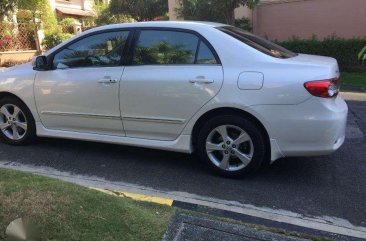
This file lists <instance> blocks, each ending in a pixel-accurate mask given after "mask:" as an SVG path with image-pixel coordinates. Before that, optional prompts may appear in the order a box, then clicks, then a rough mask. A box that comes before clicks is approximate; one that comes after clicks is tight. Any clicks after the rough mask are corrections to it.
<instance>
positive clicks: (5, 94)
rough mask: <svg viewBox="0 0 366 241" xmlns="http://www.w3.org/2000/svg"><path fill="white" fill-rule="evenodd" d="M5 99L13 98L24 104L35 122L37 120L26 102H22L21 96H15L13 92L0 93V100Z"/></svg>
mask: <svg viewBox="0 0 366 241" xmlns="http://www.w3.org/2000/svg"><path fill="white" fill-rule="evenodd" d="M5 97H13V98H15V99H17V100H19V101H20V102H22V103H23V104H24V105H25V106H26V107H27V108H28V110H29V113H31V115H32V118H33V120H35V118H34V114H33V113H32V111H31V109H30V108H29V106H28V105H27V104H26V102H25V101H23V100H22V98H20V97H19V96H17V95H15V94H13V93H11V92H8V91H0V100H1V99H3V98H5Z"/></svg>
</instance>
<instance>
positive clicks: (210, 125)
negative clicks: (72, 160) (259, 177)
mask: <svg viewBox="0 0 366 241" xmlns="http://www.w3.org/2000/svg"><path fill="white" fill-rule="evenodd" d="M223 125H229V126H235V127H239V128H240V129H242V130H244V131H245V132H246V133H247V134H248V135H249V137H250V138H251V141H252V147H254V150H253V153H252V158H251V161H250V162H249V163H248V164H247V165H246V166H245V167H244V168H242V169H240V170H230V171H229V170H224V169H221V168H220V167H218V166H217V165H215V164H214V163H213V162H212V161H211V160H210V158H209V156H208V154H207V152H206V141H207V138H208V136H209V135H210V133H211V132H212V131H213V130H215V129H216V128H218V127H220V126H223ZM266 150H267V149H266V141H265V136H264V134H263V133H262V131H261V129H260V128H259V127H258V125H257V124H256V123H254V122H253V121H251V120H248V119H246V118H245V117H241V116H239V115H223V116H217V117H214V118H212V119H210V120H208V121H207V122H206V123H205V124H204V126H203V127H202V129H201V130H200V131H199V133H198V137H197V139H196V153H197V154H198V156H199V158H200V159H201V160H202V161H204V163H205V164H206V165H207V166H208V167H209V168H210V169H211V170H212V171H214V172H215V173H217V174H219V175H221V176H225V177H243V176H245V175H248V174H251V173H254V172H255V171H257V170H258V169H259V168H260V167H261V166H262V164H263V163H264V161H265V158H266V156H267V155H266ZM234 158H235V157H234ZM234 161H235V160H234ZM229 162H230V161H229Z"/></svg>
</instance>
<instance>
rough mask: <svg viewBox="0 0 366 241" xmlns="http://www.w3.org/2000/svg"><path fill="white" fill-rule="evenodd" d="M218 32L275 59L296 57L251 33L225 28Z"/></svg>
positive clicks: (230, 27) (229, 27) (220, 28)
mask: <svg viewBox="0 0 366 241" xmlns="http://www.w3.org/2000/svg"><path fill="white" fill-rule="evenodd" d="M218 29H219V30H221V31H222V32H224V33H226V34H228V35H230V36H231V37H234V38H236V39H237V40H239V41H241V42H243V43H245V44H247V45H249V46H250V47H252V48H255V49H256V50H258V51H261V52H262V53H265V54H267V55H270V56H272V57H275V58H282V59H288V58H292V57H295V56H297V54H295V53H293V52H291V51H290V50H287V49H285V48H283V47H281V46H279V45H277V44H275V43H272V42H271V41H268V40H266V39H264V38H261V37H259V36H256V35H254V34H252V33H249V32H246V31H244V30H242V29H240V28H236V27H232V26H225V27H219V28H218Z"/></svg>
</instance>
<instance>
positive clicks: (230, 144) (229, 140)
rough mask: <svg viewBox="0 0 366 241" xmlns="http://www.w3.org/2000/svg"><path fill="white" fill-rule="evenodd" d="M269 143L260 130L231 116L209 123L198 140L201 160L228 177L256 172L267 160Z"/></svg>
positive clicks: (242, 119)
mask: <svg viewBox="0 0 366 241" xmlns="http://www.w3.org/2000/svg"><path fill="white" fill-rule="evenodd" d="M265 150H266V148H265V139H264V137H263V134H262V132H261V130H260V128H258V126H257V125H256V124H255V123H254V122H252V121H250V120H248V119H246V118H243V117H240V116H234V115H227V116H218V117H215V118H213V119H211V120H209V121H208V122H207V123H206V124H205V125H204V126H203V128H202V129H201V131H200V133H199V135H198V139H197V152H198V155H199V156H200V159H202V160H203V161H205V163H206V164H207V165H208V166H209V167H210V168H211V169H212V170H213V171H215V172H216V173H218V174H220V175H223V176H227V177H238V176H244V175H245V174H248V173H251V172H254V171H256V170H257V169H258V168H259V167H260V166H261V165H262V163H263V161H264V159H265Z"/></svg>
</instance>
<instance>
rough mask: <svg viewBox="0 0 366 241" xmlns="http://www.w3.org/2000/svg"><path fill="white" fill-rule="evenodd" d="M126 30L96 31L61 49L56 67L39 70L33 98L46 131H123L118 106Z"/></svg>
mask: <svg viewBox="0 0 366 241" xmlns="http://www.w3.org/2000/svg"><path fill="white" fill-rule="evenodd" d="M128 35H129V32H128V31H115V32H104V33H98V34H93V35H91V36H87V37H82V39H80V40H77V41H76V42H73V43H72V44H70V45H67V46H65V47H63V49H61V50H60V51H57V53H56V54H55V55H54V57H53V69H52V70H49V71H39V72H38V73H37V76H36V80H35V87H34V91H35V98H36V104H37V109H38V113H39V115H40V118H41V121H42V124H43V125H44V126H45V127H46V128H48V129H57V130H65V131H77V132H84V133H95V134H108V135H117V136H123V135H125V133H124V130H123V125H122V120H121V112H120V106H119V85H120V80H121V76H122V73H123V70H124V67H123V66H122V65H121V63H122V58H123V50H124V48H125V45H126V42H127V38H128Z"/></svg>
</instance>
